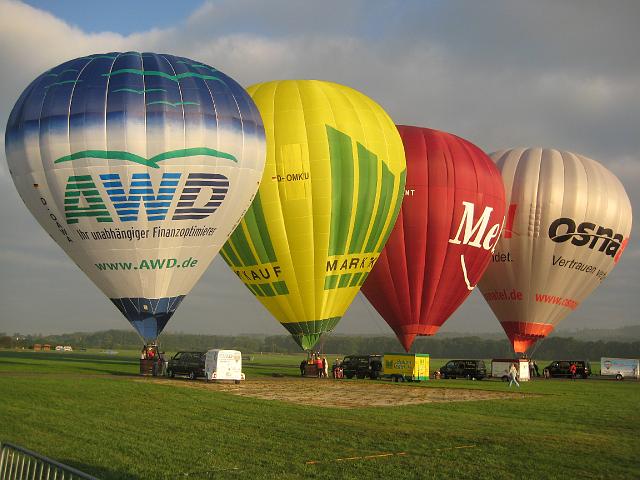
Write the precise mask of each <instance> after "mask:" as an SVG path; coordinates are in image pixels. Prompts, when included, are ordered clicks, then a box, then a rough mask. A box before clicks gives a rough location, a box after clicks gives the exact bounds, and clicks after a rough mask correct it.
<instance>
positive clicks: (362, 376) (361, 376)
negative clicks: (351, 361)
mask: <svg viewBox="0 0 640 480" xmlns="http://www.w3.org/2000/svg"><path fill="white" fill-rule="evenodd" d="M357 377H358V378H359V379H360V380H363V379H364V378H365V377H366V375H361V374H358V375H357Z"/></svg>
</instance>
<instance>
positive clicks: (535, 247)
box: [479, 148, 631, 353]
mask: <svg viewBox="0 0 640 480" xmlns="http://www.w3.org/2000/svg"><path fill="white" fill-rule="evenodd" d="M491 158H493V159H494V160H495V161H496V163H497V166H498V168H499V169H500V171H501V172H502V177H503V179H504V184H505V190H506V194H507V202H508V204H509V207H508V212H507V221H506V226H505V229H504V233H503V235H502V238H501V239H500V241H499V242H498V245H497V246H496V250H495V253H494V256H493V260H492V262H491V264H490V265H489V267H488V269H487V272H486V273H485V275H484V277H483V278H482V280H481V281H480V284H479V287H480V290H481V291H482V294H483V296H484V298H485V300H487V302H488V303H489V306H490V307H491V309H492V310H493V312H494V313H495V315H496V317H498V320H499V321H500V323H501V324H502V327H503V328H504V330H505V332H506V333H507V336H508V337H509V339H510V340H511V342H512V344H513V348H514V350H515V351H516V352H521V353H524V352H525V351H526V350H527V349H528V348H529V347H531V346H532V345H534V344H535V342H536V341H537V340H538V339H540V338H542V337H545V336H547V335H548V334H549V333H551V331H552V330H553V328H554V327H555V326H556V325H557V324H558V322H560V321H561V320H562V319H563V318H564V317H566V316H567V315H568V314H569V313H571V312H572V311H573V310H575V309H576V308H578V306H579V305H580V304H581V303H582V302H583V301H584V299H585V298H587V296H588V295H589V294H590V293H591V292H592V291H593V290H594V289H595V288H596V287H597V286H598V285H600V283H601V282H602V281H603V280H604V279H605V278H606V277H607V275H609V273H611V271H612V270H613V267H615V265H616V264H617V263H618V260H619V259H620V255H621V254H622V251H623V250H624V247H625V245H626V243H627V241H628V239H629V234H630V232H631V204H630V202H629V198H628V197H627V194H626V192H625V190H624V187H623V186H622V184H621V183H620V181H619V180H618V179H617V178H616V177H615V176H614V175H613V174H612V173H611V172H609V171H608V170H607V169H606V168H604V167H603V166H602V165H600V164H599V163H598V162H596V161H594V160H591V159H589V158H587V157H584V156H582V155H578V154H575V153H571V152H563V151H558V150H552V149H542V148H531V149H524V148H515V149H511V150H505V151H499V152H495V153H493V154H491Z"/></svg>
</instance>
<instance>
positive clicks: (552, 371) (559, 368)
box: [544, 360, 591, 378]
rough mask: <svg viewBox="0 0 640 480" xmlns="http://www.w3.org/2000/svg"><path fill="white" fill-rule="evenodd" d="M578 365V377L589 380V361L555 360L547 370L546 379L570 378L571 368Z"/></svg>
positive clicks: (545, 370)
mask: <svg viewBox="0 0 640 480" xmlns="http://www.w3.org/2000/svg"><path fill="white" fill-rule="evenodd" d="M572 363H575V364H576V377H582V378H588V377H589V375H591V364H590V363H589V360H554V361H553V362H551V363H550V364H549V365H548V366H547V367H546V368H545V369H544V372H545V377H547V376H549V377H551V378H554V377H570V376H571V372H569V368H570V367H571V364H572Z"/></svg>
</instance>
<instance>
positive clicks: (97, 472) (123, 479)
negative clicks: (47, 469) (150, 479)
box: [57, 459, 139, 480]
mask: <svg viewBox="0 0 640 480" xmlns="http://www.w3.org/2000/svg"><path fill="white" fill-rule="evenodd" d="M57 461H58V462H61V463H64V464H65V465H69V466H70V467H73V468H75V469H77V470H80V471H81V472H83V473H87V474H89V475H92V476H94V477H96V478H98V479H100V480H111V479H118V480H138V478H139V477H137V476H135V475H132V474H131V473H129V472H125V471H123V470H111V469H108V468H104V467H98V466H96V465H89V464H85V463H79V462H76V461H74V460H67V459H62V460H57ZM65 478H66V477H65ZM74 478H75V477H74Z"/></svg>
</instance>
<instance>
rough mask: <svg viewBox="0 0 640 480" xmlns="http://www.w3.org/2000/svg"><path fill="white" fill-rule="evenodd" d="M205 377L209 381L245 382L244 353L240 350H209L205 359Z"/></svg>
mask: <svg viewBox="0 0 640 480" xmlns="http://www.w3.org/2000/svg"><path fill="white" fill-rule="evenodd" d="M204 376H205V378H206V380H207V382H209V381H212V380H213V381H217V380H233V381H235V383H240V380H244V373H242V353H240V352H239V351H238V350H221V349H219V348H216V349H213V350H208V351H207V354H206V356H205V359H204Z"/></svg>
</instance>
